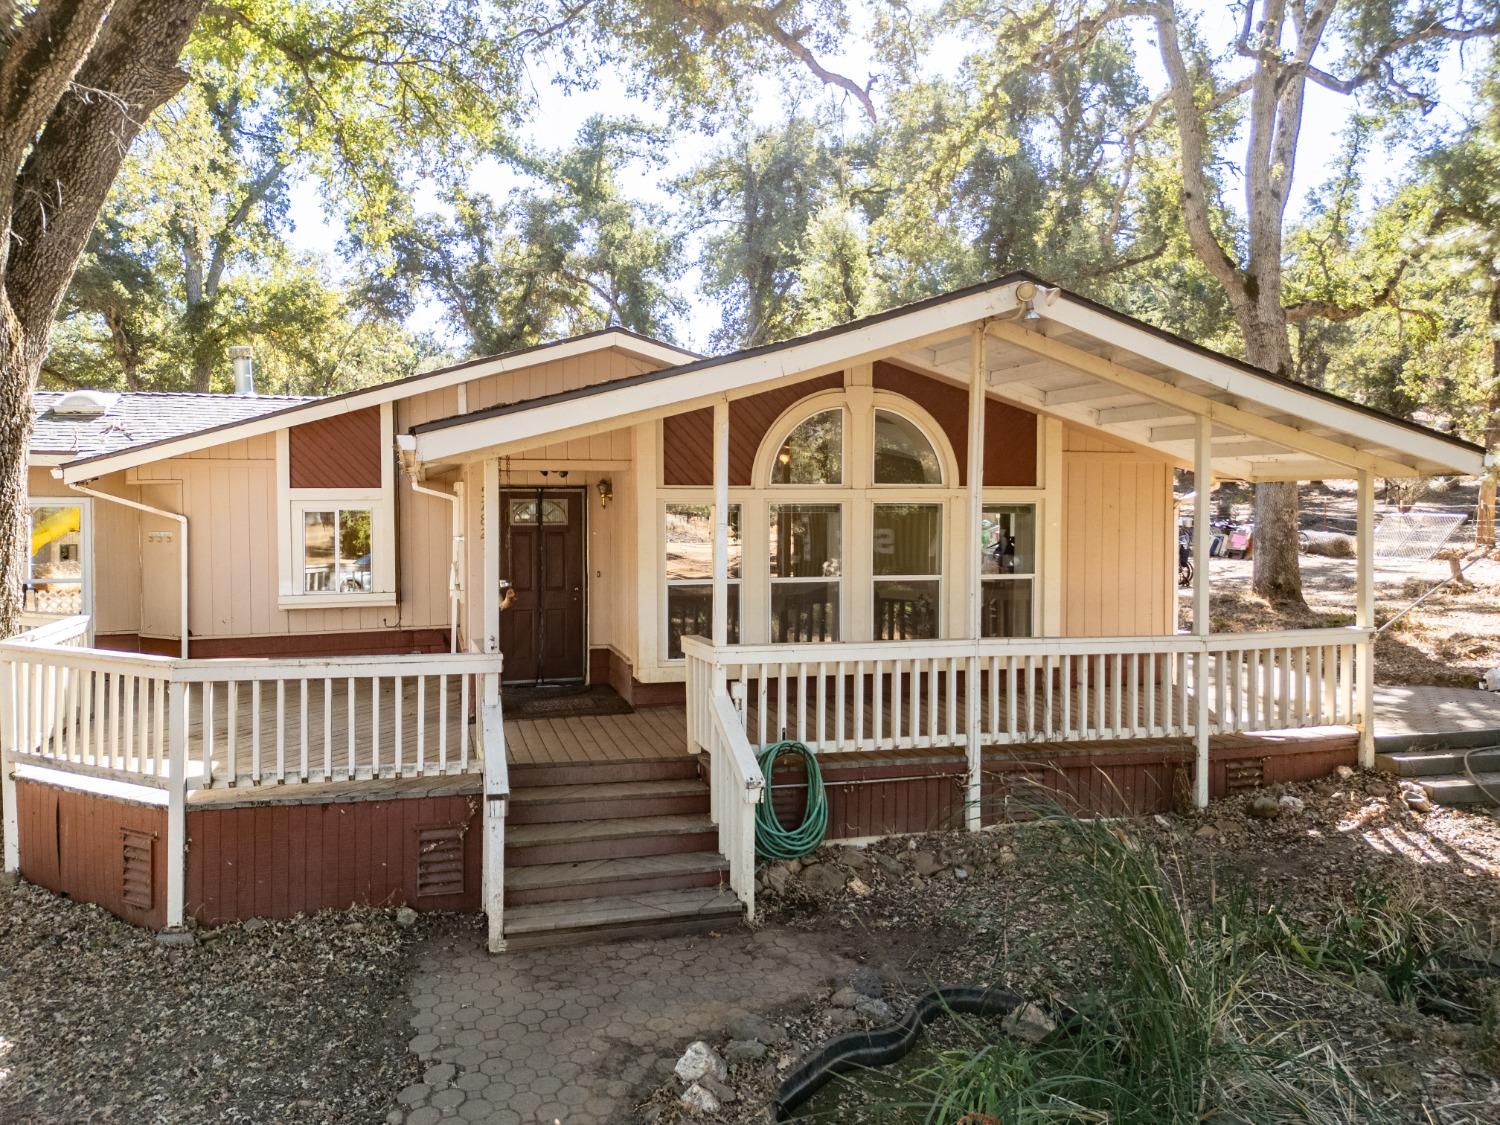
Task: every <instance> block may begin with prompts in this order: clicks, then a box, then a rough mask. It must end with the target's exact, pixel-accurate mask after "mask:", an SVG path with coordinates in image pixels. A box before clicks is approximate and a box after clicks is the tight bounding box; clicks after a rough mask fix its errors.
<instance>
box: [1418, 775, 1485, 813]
mask: <svg viewBox="0 0 1500 1125" xmlns="http://www.w3.org/2000/svg"><path fill="white" fill-rule="evenodd" d="M1412 780H1413V781H1415V782H1416V783H1417V784H1418V785H1420V786H1421V787H1422V789H1423V791H1425V792H1426V794H1427V796H1428V797H1430V798H1431V799H1432V800H1433V801H1434V802H1436V803H1437V804H1440V805H1488V806H1490V807H1495V806H1497V805H1500V773H1480V772H1479V771H1478V770H1475V771H1474V777H1473V778H1470V777H1469V775H1468V774H1464V773H1456V774H1451V775H1449V776H1446V777H1414V778H1412Z"/></svg>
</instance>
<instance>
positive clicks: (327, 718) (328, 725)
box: [319, 676, 333, 781]
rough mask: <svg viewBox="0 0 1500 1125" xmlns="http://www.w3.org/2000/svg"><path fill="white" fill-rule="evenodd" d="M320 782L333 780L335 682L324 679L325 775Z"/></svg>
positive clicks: (325, 677)
mask: <svg viewBox="0 0 1500 1125" xmlns="http://www.w3.org/2000/svg"><path fill="white" fill-rule="evenodd" d="M319 780H320V781H332V780H333V681H332V680H331V679H329V678H328V677H327V676H324V677H323V775H322V777H320V778H319Z"/></svg>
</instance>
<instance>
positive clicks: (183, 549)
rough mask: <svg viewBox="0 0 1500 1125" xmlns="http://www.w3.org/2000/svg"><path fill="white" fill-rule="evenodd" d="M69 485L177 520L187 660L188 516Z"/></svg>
mask: <svg viewBox="0 0 1500 1125" xmlns="http://www.w3.org/2000/svg"><path fill="white" fill-rule="evenodd" d="M53 475H54V476H57V477H58V478H59V479H61V475H62V474H61V473H58V472H57V471H56V470H54V472H53ZM64 483H67V482H64ZM68 487H69V488H71V489H72V490H73V491H74V492H81V493H83V494H84V495H85V496H92V497H93V498H94V499H96V500H104V501H107V502H109V503H111V504H120V505H123V506H124V507H126V508H134V509H135V510H136V511H138V512H146V513H147V514H149V515H153V516H160V517H161V518H162V519H166V520H175V521H176V522H177V526H178V527H179V528H180V529H181V534H180V535H179V536H178V547H177V553H178V559H179V566H180V568H181V571H182V588H181V590H180V597H181V602H182V607H181V616H182V624H181V630H182V642H181V643H182V658H183V659H184V660H186V659H187V654H188V518H187V516H185V515H182V514H181V513H179V512H169V511H167V510H166V509H164V508H153V507H152V506H151V505H150V504H142V503H141V502H140V501H139V500H127V499H126V498H125V497H123V496H115V495H113V494H112V493H109V492H99V491H98V490H97V489H93V488H88V487H86V486H84V485H81V484H68Z"/></svg>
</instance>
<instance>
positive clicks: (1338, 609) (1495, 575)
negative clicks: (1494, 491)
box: [1179, 555, 1500, 688]
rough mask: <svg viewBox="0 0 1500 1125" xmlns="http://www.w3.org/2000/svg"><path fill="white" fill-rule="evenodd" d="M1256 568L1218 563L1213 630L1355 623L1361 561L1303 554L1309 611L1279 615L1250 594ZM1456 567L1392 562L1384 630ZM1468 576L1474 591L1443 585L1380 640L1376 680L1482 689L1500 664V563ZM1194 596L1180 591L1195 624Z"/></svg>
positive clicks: (1384, 573) (1483, 562) (1379, 571)
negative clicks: (1487, 675) (1485, 675)
mask: <svg viewBox="0 0 1500 1125" xmlns="http://www.w3.org/2000/svg"><path fill="white" fill-rule="evenodd" d="M1251 565H1252V564H1251V563H1250V561H1249V560H1244V559H1213V560H1212V562H1211V564H1210V568H1209V582H1210V589H1211V591H1212V614H1213V627H1214V630H1215V631H1218V632H1249V631H1252V630H1256V629H1305V628H1318V627H1324V626H1332V625H1349V624H1353V622H1354V594H1355V591H1354V582H1355V562H1354V560H1353V559H1341V558H1327V557H1324V556H1320V555H1303V556H1302V586H1303V593H1304V596H1305V597H1306V599H1307V605H1308V612H1306V613H1287V612H1282V611H1278V610H1276V609H1274V608H1273V607H1272V606H1271V605H1269V604H1268V603H1267V602H1266V601H1265V600H1264V599H1262V598H1259V597H1257V596H1256V595H1254V594H1252V593H1251V592H1250V570H1251ZM1448 574H1449V567H1448V563H1447V562H1445V561H1444V560H1441V559H1436V560H1429V561H1425V562H1401V563H1396V562H1387V561H1386V560H1383V559H1382V560H1377V562H1376V566H1375V620H1376V623H1377V625H1383V624H1385V623H1386V622H1387V621H1389V620H1390V619H1391V618H1392V617H1395V616H1396V614H1398V613H1400V612H1401V611H1402V610H1404V609H1406V608H1407V607H1408V606H1409V605H1411V604H1412V603H1413V602H1414V601H1416V600H1417V599H1418V598H1420V597H1421V596H1422V595H1423V594H1425V593H1426V592H1427V591H1428V590H1430V589H1432V588H1433V587H1434V586H1436V585H1438V583H1440V582H1441V581H1442V580H1443V579H1444V578H1446V577H1448ZM1464 577H1465V579H1467V580H1468V581H1469V582H1470V583H1471V584H1472V586H1471V588H1468V589H1463V588H1460V587H1458V586H1455V585H1452V584H1450V585H1448V586H1445V587H1443V588H1442V589H1440V590H1438V591H1437V592H1436V593H1434V594H1433V595H1432V596H1431V597H1429V598H1428V599H1427V600H1426V601H1424V602H1423V603H1422V604H1421V605H1420V606H1418V607H1417V608H1416V609H1414V610H1412V611H1411V612H1409V613H1407V614H1406V615H1405V616H1403V617H1401V618H1400V619H1399V620H1398V621H1396V623H1395V624H1394V625H1391V626H1390V628H1388V629H1386V630H1385V631H1384V632H1382V633H1381V634H1380V636H1379V637H1378V639H1377V640H1376V643H1375V678H1376V681H1377V682H1379V683H1383V684H1435V685H1439V686H1443V687H1470V688H1471V687H1474V686H1475V685H1476V683H1477V682H1478V680H1479V676H1480V673H1481V672H1483V671H1485V670H1486V669H1489V668H1494V667H1497V666H1500V561H1496V560H1494V559H1480V560H1479V561H1477V562H1475V563H1474V564H1473V565H1472V566H1470V567H1469V568H1468V569H1467V570H1466V571H1465V572H1464ZM1190 603H1191V591H1188V590H1181V591H1179V607H1180V609H1181V611H1182V616H1183V619H1184V621H1186V620H1187V617H1186V615H1187V614H1188V610H1189V606H1190Z"/></svg>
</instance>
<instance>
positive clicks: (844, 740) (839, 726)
mask: <svg viewBox="0 0 1500 1125" xmlns="http://www.w3.org/2000/svg"><path fill="white" fill-rule="evenodd" d="M836 668H837V670H838V679H837V680H836V681H835V682H834V685H833V737H834V749H835V750H842V749H843V748H844V747H845V746H847V745H848V744H849V741H848V740H849V735H848V733H847V728H846V727H845V726H844V723H845V720H846V715H845V712H844V662H843V661H842V660H840V661H839V662H838V664H837V665H836Z"/></svg>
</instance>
